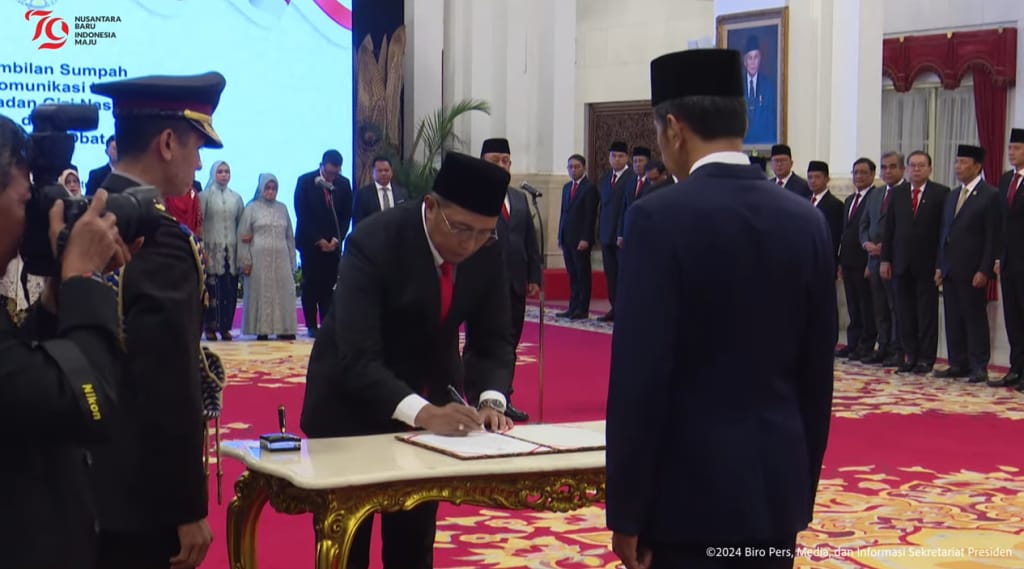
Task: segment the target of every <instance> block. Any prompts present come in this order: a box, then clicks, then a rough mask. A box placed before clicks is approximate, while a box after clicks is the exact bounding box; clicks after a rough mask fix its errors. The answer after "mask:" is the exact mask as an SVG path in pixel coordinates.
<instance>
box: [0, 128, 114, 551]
mask: <svg viewBox="0 0 1024 569" xmlns="http://www.w3.org/2000/svg"><path fill="white" fill-rule="evenodd" d="M28 149H29V140H28V138H27V136H26V134H25V132H24V131H22V129H21V128H20V127H19V126H18V125H17V124H16V123H14V122H13V121H11V120H10V119H8V118H7V117H4V116H2V115H0V266H7V264H8V263H9V262H10V261H11V259H13V258H15V256H17V254H18V248H19V245H20V243H21V240H22V236H23V234H24V232H25V225H26V222H25V219H26V215H25V208H26V204H27V203H28V201H29V197H30V191H29V175H28V172H29V158H28ZM106 201H107V194H106V193H105V192H100V193H99V194H98V195H97V196H96V199H95V200H94V201H93V202H92V204H91V206H90V207H89V209H88V211H87V212H86V213H85V214H84V215H83V216H82V217H81V218H80V219H79V221H78V223H76V224H75V226H74V229H73V230H72V231H71V232H70V235H69V236H68V238H67V242H66V245H65V248H64V252H63V257H62V261H63V262H62V263H61V270H60V276H59V277H55V278H54V279H52V280H51V281H50V283H49V284H48V285H47V290H46V292H45V293H44V296H43V304H44V305H45V307H40V306H36V307H34V308H33V310H32V311H31V312H30V314H29V316H28V318H27V320H26V322H25V324H24V326H22V327H21V328H18V327H17V326H15V324H14V322H13V320H12V318H11V315H10V314H8V312H7V311H6V310H4V311H0V354H3V355H2V356H0V409H2V410H3V413H4V417H3V418H4V426H5V430H6V432H7V435H6V436H7V437H8V443H9V447H10V448H8V449H7V450H6V452H7V454H8V456H7V457H6V458H5V459H4V460H3V461H2V462H0V511H2V512H3V517H2V521H0V549H2V551H3V552H4V553H3V561H0V566H3V567H18V568H19V569H32V568H40V569H44V568H45V569H50V568H54V567H61V568H72V569H75V568H88V567H92V566H93V562H94V560H95V540H96V530H95V527H96V526H95V519H94V513H93V508H92V504H91V501H90V498H89V491H88V483H87V479H86V470H87V468H88V460H89V459H88V457H87V455H86V453H85V452H84V450H82V448H81V447H80V446H79V445H81V444H84V443H88V442H92V441H97V440H103V439H104V438H106V436H107V435H108V434H109V427H108V424H107V422H106V421H105V419H106V417H107V414H108V413H109V412H110V410H111V406H112V404H113V402H114V399H115V397H114V393H113V391H112V388H113V386H114V384H115V381H116V379H117V372H116V370H117V369H118V368H117V363H116V362H117V360H118V358H119V357H120V354H119V353H118V352H119V348H118V321H117V307H116V299H115V297H114V293H113V290H112V289H111V288H110V287H108V286H107V285H106V284H105V283H103V282H102V280H101V279H99V278H93V276H92V275H93V274H96V273H99V272H100V271H103V270H104V268H105V267H107V266H110V265H113V266H120V265H122V264H124V262H125V261H126V260H127V257H128V251H127V250H126V249H125V247H124V244H123V243H122V242H121V239H120V237H119V236H118V233H117V227H116V226H115V219H114V216H113V215H112V214H104V208H105V204H106ZM63 226H64V223H63V203H61V202H57V204H56V205H55V206H54V208H53V210H52V211H51V212H50V235H51V239H52V240H53V241H55V239H56V236H57V234H58V233H59V232H60V230H61V229H63ZM53 241H51V242H53ZM57 298H60V299H61V302H59V303H58V302H56V300H57Z"/></svg>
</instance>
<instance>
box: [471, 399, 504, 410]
mask: <svg viewBox="0 0 1024 569" xmlns="http://www.w3.org/2000/svg"><path fill="white" fill-rule="evenodd" d="M484 407H490V408H491V409H494V410H495V411H497V412H498V413H504V412H505V404H504V403H502V402H501V401H500V400H498V399H484V400H482V401H480V404H479V405H477V407H476V408H477V410H483V408H484Z"/></svg>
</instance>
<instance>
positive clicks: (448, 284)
mask: <svg viewBox="0 0 1024 569" xmlns="http://www.w3.org/2000/svg"><path fill="white" fill-rule="evenodd" d="M439 268H440V270H441V281H440V284H441V322H444V319H445V318H447V317H448V310H449V309H450V308H451V307H452V291H453V290H454V289H455V279H454V278H453V274H452V269H453V268H454V267H452V264H451V263H449V262H448V261H443V262H441V265H440V267H439Z"/></svg>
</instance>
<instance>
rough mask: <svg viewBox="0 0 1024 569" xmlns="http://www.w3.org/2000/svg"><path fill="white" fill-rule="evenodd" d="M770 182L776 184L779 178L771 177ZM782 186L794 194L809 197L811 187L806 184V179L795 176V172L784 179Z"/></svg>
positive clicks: (808, 198)
mask: <svg viewBox="0 0 1024 569" xmlns="http://www.w3.org/2000/svg"><path fill="white" fill-rule="evenodd" d="M772 182H773V183H774V184H775V185H778V184H779V179H778V178H772ZM782 187H783V188H786V189H787V190H789V191H791V192H793V193H794V194H796V195H798V196H800V197H802V198H804V199H806V200H810V199H811V187H810V186H809V185H807V180H805V179H803V178H801V177H800V176H797V175H796V174H793V175H792V176H790V177H789V179H788V180H786V185H785V186H782Z"/></svg>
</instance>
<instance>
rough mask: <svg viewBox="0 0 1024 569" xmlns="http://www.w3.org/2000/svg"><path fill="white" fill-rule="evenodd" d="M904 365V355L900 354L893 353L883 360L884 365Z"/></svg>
mask: <svg viewBox="0 0 1024 569" xmlns="http://www.w3.org/2000/svg"><path fill="white" fill-rule="evenodd" d="M901 365H903V356H901V355H899V354H893V355H891V356H889V357H887V358H885V361H883V362H882V367H900V366H901Z"/></svg>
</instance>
